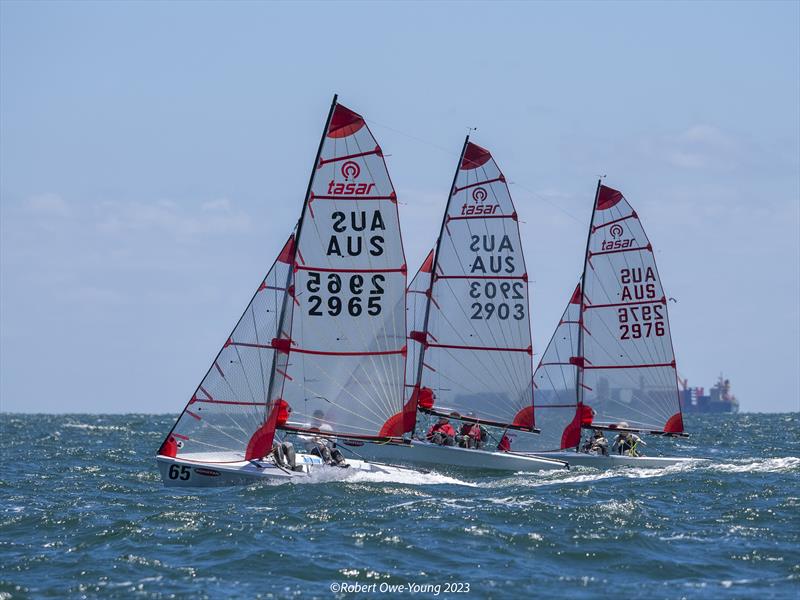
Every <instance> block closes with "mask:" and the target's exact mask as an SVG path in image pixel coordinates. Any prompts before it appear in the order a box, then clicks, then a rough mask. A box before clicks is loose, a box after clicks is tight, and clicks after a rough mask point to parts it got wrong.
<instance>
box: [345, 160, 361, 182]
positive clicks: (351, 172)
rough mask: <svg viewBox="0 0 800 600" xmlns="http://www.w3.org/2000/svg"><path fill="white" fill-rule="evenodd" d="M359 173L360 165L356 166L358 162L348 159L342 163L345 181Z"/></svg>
mask: <svg viewBox="0 0 800 600" xmlns="http://www.w3.org/2000/svg"><path fill="white" fill-rule="evenodd" d="M359 175H361V167H359V166H358V163H354V162H353V161H352V160H348V161H347V162H346V163H344V164H343V165H342V177H344V178H345V181H350V180H351V179H357V178H358V176H359Z"/></svg>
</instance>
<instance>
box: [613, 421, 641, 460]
mask: <svg viewBox="0 0 800 600" xmlns="http://www.w3.org/2000/svg"><path fill="white" fill-rule="evenodd" d="M627 426H628V424H627V423H620V427H627ZM646 445H647V444H646V443H645V442H644V441H643V440H642V438H640V437H639V436H638V435H636V434H635V433H631V432H629V431H621V432H620V433H619V434H617V437H615V438H614V444H613V445H612V446H611V449H612V450H616V451H617V454H624V455H625V456H641V455H642V454H641V452H640V451H639V447H640V446H646Z"/></svg>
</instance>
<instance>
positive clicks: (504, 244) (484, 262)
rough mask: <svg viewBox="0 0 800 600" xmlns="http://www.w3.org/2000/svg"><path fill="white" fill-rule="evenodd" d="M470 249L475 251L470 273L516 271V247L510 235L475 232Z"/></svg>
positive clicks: (484, 273) (482, 273) (489, 273)
mask: <svg viewBox="0 0 800 600" xmlns="http://www.w3.org/2000/svg"><path fill="white" fill-rule="evenodd" d="M469 249H470V251H471V252H474V253H475V257H474V258H473V261H472V264H471V265H470V274H472V275H491V274H496V273H507V274H510V273H514V272H515V271H516V262H515V261H516V248H515V247H514V244H513V243H512V242H511V238H510V237H509V236H508V235H505V234H503V235H499V234H494V233H490V234H477V235H476V234H473V235H471V236H470V244H469Z"/></svg>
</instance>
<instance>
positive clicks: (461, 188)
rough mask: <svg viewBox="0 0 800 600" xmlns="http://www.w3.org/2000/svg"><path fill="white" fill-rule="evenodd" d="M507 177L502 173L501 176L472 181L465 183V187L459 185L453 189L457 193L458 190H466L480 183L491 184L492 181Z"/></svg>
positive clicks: (502, 179) (503, 179)
mask: <svg viewBox="0 0 800 600" xmlns="http://www.w3.org/2000/svg"><path fill="white" fill-rule="evenodd" d="M505 180H506V178H505V176H503V175H502V174H501V175H500V177H495V178H494V179H486V180H485V181H478V182H476V183H470V184H469V185H465V186H464V187H457V188H456V189H455V190H453V194H457V193H458V192H463V191H464V190H468V189H469V188H471V187H475V186H478V185H489V184H490V183H495V182H497V181H505Z"/></svg>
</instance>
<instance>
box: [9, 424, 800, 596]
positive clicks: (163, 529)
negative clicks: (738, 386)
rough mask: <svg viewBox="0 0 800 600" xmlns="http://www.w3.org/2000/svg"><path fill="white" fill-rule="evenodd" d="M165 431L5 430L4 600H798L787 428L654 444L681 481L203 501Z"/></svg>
mask: <svg viewBox="0 0 800 600" xmlns="http://www.w3.org/2000/svg"><path fill="white" fill-rule="evenodd" d="M173 419H174V416H172V415H141V414H135V415H105V416H103V415H57V416H54V415H15V414H0V448H2V459H3V460H2V465H3V466H2V478H1V479H0V599H7V598H289V597H302V598H312V597H316V598H365V597H366V598H370V597H376V598H381V597H386V598H389V597H397V598H433V597H438V598H464V599H466V598H626V599H627V598H648V599H650V598H759V599H763V598H790V599H796V598H798V595H800V477H799V476H800V413H791V414H744V415H708V416H692V415H689V416H687V417H685V419H686V425H687V428H688V430H689V431H690V432H691V433H692V435H691V437H690V438H689V439H688V440H677V441H676V440H660V439H659V440H648V441H649V445H648V451H649V453H651V454H655V453H662V454H670V455H680V456H701V457H705V458H708V459H710V460H709V461H708V462H705V463H700V464H690V465H688V466H687V465H684V466H680V467H668V468H664V469H654V470H645V469H618V470H612V471H598V470H592V469H578V468H574V469H573V470H571V471H568V472H566V471H565V472H548V473H543V474H535V473H534V474H508V475H504V476H496V475H495V476H492V475H489V474H485V473H484V474H470V473H468V472H458V471H445V470H441V471H434V472H428V473H414V474H404V475H402V476H399V477H397V478H390V479H386V478H380V477H377V476H367V475H358V474H348V473H347V472H346V471H342V473H341V476H342V477H344V476H345V475H348V476H349V477H351V478H350V479H347V480H341V481H340V480H331V479H329V478H326V480H324V481H321V480H312V481H308V482H306V483H289V484H283V485H253V486H250V487H244V488H227V489H216V490H209V491H174V490H169V489H166V488H164V487H162V485H161V480H160V477H159V474H158V470H157V468H156V465H155V460H154V453H155V450H156V448H157V447H158V446H159V444H160V442H161V440H162V438H163V437H164V434H165V432H166V431H168V429H169V427H170V426H171V425H172V421H173ZM448 584H449V586H448ZM459 584H460V585H459ZM401 585H402V586H405V587H404V588H403V591H399V589H400V588H399V587H397V586H401ZM356 586H360V589H361V591H351V590H356V589H359V588H357V587H356ZM390 586H395V587H394V588H393V589H394V590H395V591H394V592H390V591H388V590H389V589H390ZM411 586H416V587H411ZM332 587H333V588H334V589H342V588H343V589H344V590H345V591H344V592H342V591H339V592H337V593H335V592H332V591H331V588H332ZM467 589H468V591H467Z"/></svg>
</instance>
